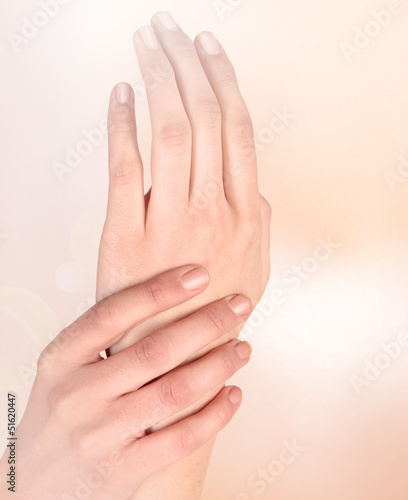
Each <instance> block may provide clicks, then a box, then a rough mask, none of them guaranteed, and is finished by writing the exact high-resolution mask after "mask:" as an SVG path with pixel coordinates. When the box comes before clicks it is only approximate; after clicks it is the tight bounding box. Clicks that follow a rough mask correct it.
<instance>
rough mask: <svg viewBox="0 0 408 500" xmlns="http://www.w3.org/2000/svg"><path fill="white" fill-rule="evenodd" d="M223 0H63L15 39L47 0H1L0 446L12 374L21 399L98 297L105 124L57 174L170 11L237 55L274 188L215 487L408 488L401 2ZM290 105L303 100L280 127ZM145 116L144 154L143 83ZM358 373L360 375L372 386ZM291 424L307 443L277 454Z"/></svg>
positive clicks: (238, 493)
mask: <svg viewBox="0 0 408 500" xmlns="http://www.w3.org/2000/svg"><path fill="white" fill-rule="evenodd" d="M222 4H224V5H225V6H227V10H226V11H225V12H224V14H223V15H220V12H218V11H217V8H216V5H215V3H214V2H213V1H211V0H202V1H194V2H186V1H181V0H179V1H176V0H174V1H167V2H165V1H150V2H142V1H136V0H133V1H130V0H116V1H113V0H110V1H109V0H82V1H81V2H79V0H71V1H67V4H66V5H64V6H61V7H60V11H59V13H58V14H57V15H56V16H55V17H54V18H53V19H50V21H49V22H48V23H47V24H46V25H45V26H44V27H43V28H41V29H40V30H39V32H38V34H37V35H36V36H34V37H33V38H32V39H31V40H30V41H29V43H27V44H26V45H22V46H21V47H20V49H19V50H18V51H15V50H13V48H12V46H11V44H10V41H9V38H8V36H9V33H11V32H14V33H20V32H21V28H22V25H23V22H24V21H23V18H25V17H27V18H28V19H32V18H33V16H35V15H37V13H38V12H39V11H41V10H42V9H41V8H40V7H39V2H38V1H33V0H19V1H18V2H2V4H1V6H0V55H1V61H2V68H3V71H2V76H1V79H0V85H1V91H0V110H1V120H0V127H1V129H0V132H1V149H0V158H1V180H0V259H1V264H0V273H1V278H0V280H1V282H0V327H1V339H2V361H1V366H0V388H1V392H0V401H1V404H0V408H1V412H0V436H1V445H2V446H3V445H4V444H5V433H6V430H7V426H6V415H5V413H6V407H7V404H6V403H7V396H6V395H7V390H14V391H16V392H17V394H18V402H19V412H20V416H21V414H22V412H23V410H24V407H25V405H26V401H27V398H28V394H29V392H30V386H31V383H32V380H33V371H32V369H31V366H32V363H33V362H34V363H35V361H36V358H37V356H38V353H39V352H40V351H41V349H42V348H43V347H44V346H45V345H46V344H47V343H48V342H49V340H50V339H51V338H52V337H53V336H54V335H55V334H56V333H57V332H58V331H59V330H60V329H61V328H63V327H64V326H65V325H66V324H67V323H68V322H71V321H73V320H74V319H75V318H76V317H77V316H78V315H79V314H80V313H82V312H83V311H84V310H85V309H86V308H88V307H89V306H90V305H92V303H93V300H94V299H93V297H94V290H95V274H96V258H97V247H98V239H99V236H100V231H101V228H102V223H103V217H104V212H105V204H106V198H107V141H106V135H105V134H104V133H103V132H100V133H99V134H96V135H95V137H97V135H99V137H101V141H100V142H101V143H100V144H96V145H94V146H93V147H92V148H91V151H88V152H89V154H88V155H87V156H86V157H83V158H82V159H81V161H80V162H79V164H78V165H77V166H76V167H75V168H74V169H73V170H72V172H70V173H68V174H65V175H64V176H63V180H62V181H61V182H60V181H59V180H58V178H57V176H56V175H55V172H54V170H53V165H55V162H61V163H65V157H66V155H67V148H76V147H77V146H78V145H79V143H80V141H82V140H84V139H85V135H84V132H85V134H86V133H87V132H91V131H92V130H94V129H98V128H100V127H102V129H103V125H101V123H102V122H103V120H104V118H105V116H106V111H107V104H108V97H109V93H110V90H111V88H112V87H113V86H114V85H115V84H116V83H118V82H119V81H128V82H129V83H130V84H132V85H133V86H134V87H135V88H137V89H141V86H142V83H141V82H142V79H141V77H140V74H139V70H138V67H137V62H136V57H135V55H134V51H133V46H132V34H133V32H134V30H135V29H136V28H137V27H139V26H140V25H143V24H147V23H148V22H149V19H150V17H151V15H152V14H153V13H154V12H155V11H157V10H170V11H171V12H172V13H173V15H174V17H175V19H176V21H177V22H178V23H179V24H180V25H181V26H182V28H183V29H184V30H185V31H186V32H187V33H188V34H189V35H190V36H192V37H194V36H195V35H196V34H197V33H198V32H200V31H202V30H211V31H213V32H214V34H215V35H216V36H217V37H218V38H219V39H220V41H221V43H222V44H223V45H224V47H225V48H226V50H227V52H228V54H229V55H230V58H231V60H232V62H233V64H234V65H235V67H236V71H237V74H238V78H239V82H240V86H241V89H242V92H243V95H244V97H245V99H246V101H247V104H248V107H249V109H250V111H251V114H252V118H253V122H254V128H255V132H256V137H257V142H258V144H259V147H258V150H259V177H260V186H261V191H262V193H263V194H264V195H265V196H266V198H267V199H268V200H269V201H270V203H271V204H272V206H273V218H272V251H271V259H272V274H271V280H270V284H269V287H268V290H267V292H266V294H265V299H264V300H263V302H261V305H260V308H259V310H258V311H257V312H256V313H254V317H253V318H252V322H251V321H250V324H249V325H250V326H251V325H255V324H256V325H257V327H256V328H254V329H253V331H252V327H251V328H249V329H247V330H246V333H245V334H244V337H245V338H247V339H249V340H250V342H251V343H252V345H253V348H254V354H253V359H252V362H251V364H250V365H249V366H248V367H246V368H245V369H244V370H243V371H242V373H240V374H238V375H237V376H235V377H234V379H233V382H234V383H236V384H238V385H240V386H241V387H242V388H243V391H244V403H243V406H242V408H241V410H240V411H239V414H238V415H237V416H236V418H235V419H234V421H233V423H232V424H231V425H230V426H229V427H228V429H227V430H225V431H224V432H223V433H222V435H221V436H220V437H219V439H218V441H217V446H216V449H215V453H214V456H213V461H212V463H211V466H210V469H209V475H208V479H207V484H206V488H205V494H204V500H210V499H222V500H255V499H260V500H266V499H268V500H300V499H302V500H309V499H310V500H327V499H330V500H337V499H338V500H340V499H341V500H345V499H347V500H368V499H370V500H377V499H378V500H384V499H387V500H406V499H407V498H408V475H407V473H406V471H407V467H408V425H407V419H408V398H407V385H408V384H407V382H408V363H407V360H408V356H407V352H408V346H407V345H404V346H400V347H399V348H397V347H395V344H392V345H393V346H394V352H395V354H394V355H393V358H392V357H391V356H390V355H389V354H385V353H384V344H387V345H390V343H393V342H394V343H395V341H396V340H397V339H398V335H399V333H400V332H403V331H405V330H408V324H407V323H408V315H407V311H408V307H407V299H408V297H407V295H408V293H407V286H406V283H407V278H408V264H407V262H408V258H407V251H408V227H407V226H408V225H407V215H406V214H407V211H408V196H407V194H408V166H405V167H404V161H403V159H402V158H407V160H408V135H407V129H408V36H407V32H408V6H407V5H406V3H405V2H402V1H401V2H398V1H394V2H387V1H376V0H369V1H368V0H358V1H356V0H332V1H331V2H327V0H325V1H323V0H314V2H310V1H309V2H308V1H305V0H303V1H302V0H257V1H254V0H252V1H250V0H242V1H239V0H234V1H233V0H229V2H228V1H224V2H218V5H219V7H221V6H222ZM390 4H391V7H392V6H394V7H395V6H397V7H398V6H399V11H401V12H400V13H398V14H395V15H392V19H391V22H390V24H389V25H388V26H385V27H381V29H380V30H379V32H378V30H377V29H376V28H375V26H373V25H369V24H367V23H369V22H370V21H372V20H373V18H372V11H373V10H374V11H378V10H380V9H384V8H388V7H389V5H390ZM359 28H360V29H365V28H367V29H368V30H370V29H371V30H373V31H372V33H374V32H375V33H376V36H373V37H372V39H371V41H370V43H368V44H367V46H366V47H364V48H362V49H361V50H360V51H359V53H358V54H354V55H353V56H352V58H351V60H347V58H346V57H345V56H344V54H343V52H342V49H341V44H342V43H344V42H346V43H353V38H354V36H355V33H356V29H359ZM285 109H286V110H287V112H288V113H289V114H290V115H291V116H292V118H291V119H290V120H288V122H287V123H286V124H284V125H285V126H283V127H281V130H280V131H279V132H277V133H273V132H272V131H271V129H270V123H271V120H273V119H274V116H276V110H278V111H282V110H285ZM137 120H138V125H139V134H140V137H139V139H140V143H141V151H142V154H143V157H144V159H145V161H146V162H148V160H149V148H150V145H149V141H150V127H149V121H148V112H147V103H146V100H145V99H141V100H140V102H138V105H137ZM102 136H103V141H102ZM401 165H402V166H401ZM148 182H149V178H147V183H148ZM329 237H330V238H331V239H332V241H333V242H335V243H336V248H335V250H334V251H333V252H332V254H331V255H330V257H329V258H328V259H327V260H325V261H324V262H318V263H317V262H316V261H315V260H313V255H314V249H315V248H316V247H317V246H318V245H319V238H320V239H327V238H329ZM293 266H300V268H301V272H302V273H303V274H302V278H300V279H299V280H298V281H294V280H293V279H292V281H291V280H290V277H292V276H293V274H292V273H293V272H295V271H294V269H293ZM296 272H297V271H296ZM288 273H289V274H288ZM285 276H286V277H285ZM273 290H278V291H279V292H280V296H281V298H282V300H281V302H282V303H280V304H278V305H276V306H273V305H272V303H271V302H270V300H269V297H270V294H271V291H273ZM275 295H276V296H277V294H275ZM375 364H377V365H378V366H380V368H375ZM368 366H371V368H367V367H368ZM373 366H374V368H373ZM353 377H361V379H360V381H361V380H363V377H366V378H365V379H364V380H365V381H366V382H365V385H364V386H362V387H361V390H358V389H356V387H355V383H354V385H353V380H354V381H355V380H356V378H354V379H353ZM367 377H368V378H369V379H370V380H368V379H367ZM293 442H297V443H298V445H299V446H300V447H301V448H302V451H301V452H299V454H298V456H296V457H293V458H294V460H293V461H292V460H286V459H285V460H284V461H285V462H289V461H291V463H282V461H279V460H280V459H279V457H280V455H281V452H282V450H283V449H284V448H285V446H286V444H287V443H293ZM285 457H288V455H287V454H285ZM268 468H269V470H270V471H271V472H270V473H269V475H268V476H267V479H266V478H264V479H262V478H261V476H262V474H263V473H262V470H265V469H268ZM271 473H272V474H275V476H274V477H273V476H272V475H270V474H271Z"/></svg>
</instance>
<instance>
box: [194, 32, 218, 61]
mask: <svg viewBox="0 0 408 500" xmlns="http://www.w3.org/2000/svg"><path fill="white" fill-rule="evenodd" d="M198 39H199V40H200V43H201V47H202V48H203V49H204V50H205V51H206V52H207V54H209V55H210V56H216V55H217V54H219V53H220V44H219V43H218V41H217V39H216V38H215V36H214V35H213V34H212V33H210V32H209V31H204V33H201V34H200V35H198Z"/></svg>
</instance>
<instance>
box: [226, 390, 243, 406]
mask: <svg viewBox="0 0 408 500" xmlns="http://www.w3.org/2000/svg"><path fill="white" fill-rule="evenodd" d="M226 389H227V397H228V399H229V401H230V403H231V404H232V406H233V407H234V408H235V409H238V408H239V406H240V405H241V403H242V391H241V389H240V388H239V387H236V386H235V385H233V386H229V387H227V388H226Z"/></svg>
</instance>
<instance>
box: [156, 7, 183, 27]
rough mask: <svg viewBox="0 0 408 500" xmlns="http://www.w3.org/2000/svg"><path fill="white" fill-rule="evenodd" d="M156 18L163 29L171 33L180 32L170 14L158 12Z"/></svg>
mask: <svg viewBox="0 0 408 500" xmlns="http://www.w3.org/2000/svg"><path fill="white" fill-rule="evenodd" d="M156 16H157V19H158V20H159V22H160V24H161V25H162V26H163V28H166V29H167V30H170V31H177V30H178V26H177V24H176V22H175V21H174V19H173V16H172V15H171V14H170V12H158V13H157V14H156Z"/></svg>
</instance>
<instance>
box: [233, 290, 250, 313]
mask: <svg viewBox="0 0 408 500" xmlns="http://www.w3.org/2000/svg"><path fill="white" fill-rule="evenodd" d="M227 304H228V306H229V308H230V309H231V310H232V312H233V313H234V314H235V315H236V316H242V315H244V314H248V313H249V312H250V311H251V309H252V304H251V301H250V300H249V299H248V298H247V297H244V296H242V295H236V296H235V297H233V298H232V299H230V300H229V301H228V302H227Z"/></svg>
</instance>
